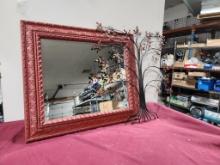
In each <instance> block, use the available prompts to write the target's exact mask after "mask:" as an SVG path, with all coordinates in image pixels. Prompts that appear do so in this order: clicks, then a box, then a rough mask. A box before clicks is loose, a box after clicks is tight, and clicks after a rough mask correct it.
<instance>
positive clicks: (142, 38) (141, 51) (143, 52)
mask: <svg viewBox="0 0 220 165" xmlns="http://www.w3.org/2000/svg"><path fill="white" fill-rule="evenodd" d="M97 30H99V31H102V32H104V33H105V34H106V37H109V38H110V39H111V37H110V35H116V34H118V33H120V34H124V35H126V36H128V37H129V39H130V40H131V41H132V43H133V44H134V47H135V52H134V57H135V60H136V65H137V74H136V76H137V79H138V89H137V92H138V94H139V100H140V104H139V105H140V107H139V111H138V112H137V114H136V115H135V116H134V117H133V118H132V119H131V120H134V121H138V122H142V121H148V120H151V119H156V118H158V116H157V114H156V113H154V112H151V111H149V110H148V109H147V106H146V98H145V91H146V88H147V87H148V86H153V87H155V86H154V85H152V84H151V83H152V82H161V78H162V76H161V73H160V67H157V66H156V65H151V66H148V67H147V68H145V69H144V70H143V61H144V58H145V57H146V56H148V55H152V61H153V62H154V63H156V62H157V61H159V59H160V55H161V49H162V45H163V43H164V37H163V36H162V35H160V34H159V33H151V32H145V34H144V35H143V34H142V33H141V32H140V31H139V28H138V27H136V29H135V30H133V31H126V30H123V31H120V30H117V29H114V28H112V27H105V26H103V25H102V24H101V23H97ZM102 47H104V46H103V45H102V43H101V42H100V43H98V44H97V45H96V47H95V48H93V49H96V50H97V51H98V50H99V49H102ZM124 49H127V50H128V51H129V49H128V48H126V46H124ZM125 67H127V68H128V69H131V68H129V66H125ZM153 68H156V69H157V71H155V70H152V69H153ZM149 70H152V71H154V72H156V73H157V74H159V75H160V79H157V80H151V81H149V82H147V83H146V84H144V78H145V75H146V73H147V72H148V71H149ZM131 85H132V84H131Z"/></svg>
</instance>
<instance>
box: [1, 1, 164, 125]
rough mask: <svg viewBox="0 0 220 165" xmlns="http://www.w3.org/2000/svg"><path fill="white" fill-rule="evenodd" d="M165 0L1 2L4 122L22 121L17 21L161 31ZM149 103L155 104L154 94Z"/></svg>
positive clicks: (21, 80)
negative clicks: (137, 27) (98, 24)
mask: <svg viewBox="0 0 220 165" xmlns="http://www.w3.org/2000/svg"><path fill="white" fill-rule="evenodd" d="M163 15H164V0H153V1H147V0H62V1H61V0H1V1H0V20H1V27H0V28H1V30H0V36H1V37H0V62H1V64H2V65H1V70H2V90H3V103H4V114H5V121H13V120H20V119H23V114H24V113H23V79H22V66H21V42H20V27H19V22H20V19H25V20H33V21H40V22H48V23H56V24H63V25H70V26H81V27H88V28H95V26H96V21H99V22H102V23H103V24H104V25H110V26H113V27H115V28H118V29H124V28H125V29H133V28H134V27H135V26H137V25H138V26H139V27H140V29H142V30H144V31H145V30H147V31H151V32H156V31H159V32H161V30H162V24H163ZM152 92H154V94H151V93H150V95H151V97H150V99H152V100H157V98H156V94H155V91H154V90H153V91H152Z"/></svg>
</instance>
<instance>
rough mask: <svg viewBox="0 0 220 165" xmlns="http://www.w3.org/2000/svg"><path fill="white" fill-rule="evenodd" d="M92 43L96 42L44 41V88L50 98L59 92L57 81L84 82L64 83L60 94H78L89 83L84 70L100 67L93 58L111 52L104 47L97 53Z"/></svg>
mask: <svg viewBox="0 0 220 165" xmlns="http://www.w3.org/2000/svg"><path fill="white" fill-rule="evenodd" d="M93 45H94V43H87V42H74V41H63V40H49V39H42V40H41V49H42V50H41V52H42V59H43V81H44V90H45V92H46V93H47V94H48V96H49V98H50V97H51V96H52V95H53V94H54V92H55V91H56V89H57V86H58V84H79V83H84V84H82V85H68V86H65V87H64V88H63V89H62V90H60V91H59V92H58V94H57V97H68V96H73V95H78V94H79V93H80V92H82V91H83V89H84V88H85V87H86V86H88V82H89V79H88V76H89V73H82V72H83V70H85V69H86V70H91V71H92V72H96V71H97V69H98V67H97V64H96V63H95V62H94V60H95V59H96V58H97V57H98V55H104V54H107V51H108V50H107V49H104V50H102V51H101V52H99V54H97V53H96V51H91V47H92V46H93Z"/></svg>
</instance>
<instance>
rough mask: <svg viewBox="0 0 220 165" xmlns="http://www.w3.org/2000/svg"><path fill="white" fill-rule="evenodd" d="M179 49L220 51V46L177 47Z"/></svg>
mask: <svg viewBox="0 0 220 165" xmlns="http://www.w3.org/2000/svg"><path fill="white" fill-rule="evenodd" d="M177 49H220V46H208V45H203V46H202V45H201V46H199V45H198V46H197V45H191V46H188V45H177Z"/></svg>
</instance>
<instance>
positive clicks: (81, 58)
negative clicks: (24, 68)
mask: <svg viewBox="0 0 220 165" xmlns="http://www.w3.org/2000/svg"><path fill="white" fill-rule="evenodd" d="M123 53H124V50H123V45H117V44H116V45H115V44H114V45H112V44H105V45H100V47H99V49H97V45H96V44H94V43H89V42H76V41H65V40H51V39H41V54H42V61H43V65H42V66H43V86H44V96H45V120H51V119H57V118H64V117H69V116H74V115H79V114H80V115H81V114H87V113H97V112H110V111H116V110H117V109H121V108H126V107H127V106H128V100H127V87H126V75H125V74H126V73H125V69H124V58H123Z"/></svg>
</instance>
